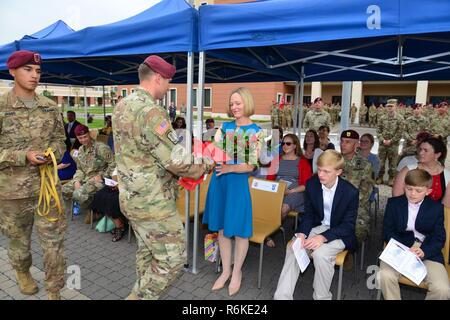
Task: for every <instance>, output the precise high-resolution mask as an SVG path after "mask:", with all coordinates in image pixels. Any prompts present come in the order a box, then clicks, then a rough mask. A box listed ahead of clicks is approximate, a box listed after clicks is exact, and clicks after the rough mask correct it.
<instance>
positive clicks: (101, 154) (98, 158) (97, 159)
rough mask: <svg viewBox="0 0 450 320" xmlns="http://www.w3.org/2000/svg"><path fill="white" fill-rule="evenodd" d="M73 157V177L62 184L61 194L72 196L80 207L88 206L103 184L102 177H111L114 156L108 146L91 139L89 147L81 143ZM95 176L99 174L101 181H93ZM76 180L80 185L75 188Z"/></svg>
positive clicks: (114, 165)
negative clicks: (74, 170) (75, 166)
mask: <svg viewBox="0 0 450 320" xmlns="http://www.w3.org/2000/svg"><path fill="white" fill-rule="evenodd" d="M79 127H80V126H79ZM77 129H78V127H77ZM73 159H74V160H75V162H76V163H77V171H76V172H75V175H74V176H73V179H72V180H71V181H70V182H69V183H66V184H65V185H64V187H63V195H64V197H65V198H66V199H70V198H72V199H73V200H74V201H76V202H78V204H79V205H80V206H81V207H82V208H88V207H89V205H90V204H91V203H92V200H93V199H94V195H95V193H96V192H97V191H100V190H101V189H103V187H104V186H105V184H104V183H103V180H104V178H111V177H112V173H113V171H114V169H115V167H116V164H115V161H114V156H113V153H112V151H111V149H110V148H109V146H107V145H106V144H104V143H102V142H98V141H95V140H93V141H92V145H91V146H90V147H87V146H85V145H82V146H81V147H80V149H78V152H75V153H74V155H73ZM95 176H101V177H102V181H101V182H98V181H95V180H94V179H93V178H94V177H95ZM76 182H79V183H80V184H81V187H80V188H78V189H76V190H75V183H76Z"/></svg>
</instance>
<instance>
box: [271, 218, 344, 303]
mask: <svg viewBox="0 0 450 320" xmlns="http://www.w3.org/2000/svg"><path fill="white" fill-rule="evenodd" d="M329 228H330V227H329V226H317V227H315V228H313V229H312V230H311V232H310V234H309V236H308V238H311V237H313V236H315V235H318V234H320V233H323V232H324V231H326V230H328V229H329ZM344 249H345V245H344V242H342V240H334V241H331V242H330V243H324V244H322V245H321V246H320V247H319V249H317V250H314V251H312V253H311V256H312V258H313V263H314V268H315V269H316V271H315V273H314V281H313V289H314V293H313V299H314V300H331V298H332V294H331V292H330V287H331V282H332V281H333V275H334V265H335V263H336V255H337V254H338V253H339V252H341V251H342V250H344ZM299 274H300V268H299V266H298V263H297V260H296V259H295V255H294V252H293V250H292V247H289V248H288V249H287V250H286V258H285V260H284V265H283V269H282V270H281V274H280V279H279V280H278V285H277V290H276V291H275V295H274V299H275V300H292V299H293V295H294V290H295V285H296V283H297V280H298V276H299Z"/></svg>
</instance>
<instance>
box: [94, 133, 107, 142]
mask: <svg viewBox="0 0 450 320" xmlns="http://www.w3.org/2000/svg"><path fill="white" fill-rule="evenodd" d="M96 140H97V141H99V142H102V143H104V144H106V145H108V136H107V135H105V134H99V135H97V139H96Z"/></svg>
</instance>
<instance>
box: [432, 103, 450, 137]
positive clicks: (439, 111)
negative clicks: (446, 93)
mask: <svg viewBox="0 0 450 320" xmlns="http://www.w3.org/2000/svg"><path fill="white" fill-rule="evenodd" d="M446 107H447V103H446V102H442V103H440V104H439V107H438V108H436V109H435V112H434V115H433V116H432V117H430V119H429V128H430V131H431V134H433V136H435V137H436V138H440V139H442V140H443V141H444V142H446V141H447V137H448V136H449V130H450V128H449V126H450V123H449V121H448V120H449V118H448V114H447V108H446Z"/></svg>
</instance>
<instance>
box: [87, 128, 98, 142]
mask: <svg viewBox="0 0 450 320" xmlns="http://www.w3.org/2000/svg"><path fill="white" fill-rule="evenodd" d="M89 136H90V137H91V138H92V139H94V140H97V136H98V129H91V130H89Z"/></svg>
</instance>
